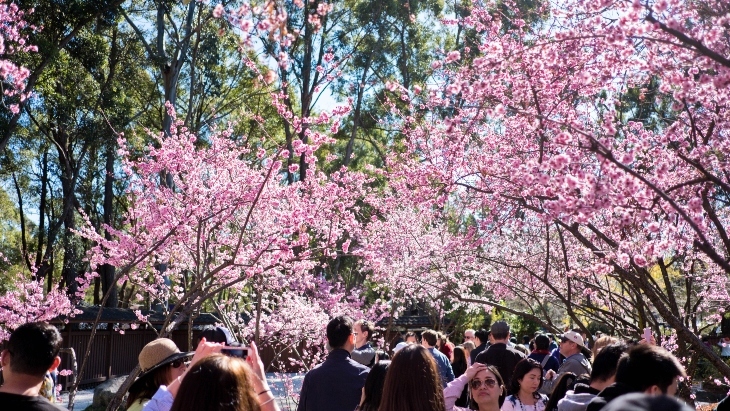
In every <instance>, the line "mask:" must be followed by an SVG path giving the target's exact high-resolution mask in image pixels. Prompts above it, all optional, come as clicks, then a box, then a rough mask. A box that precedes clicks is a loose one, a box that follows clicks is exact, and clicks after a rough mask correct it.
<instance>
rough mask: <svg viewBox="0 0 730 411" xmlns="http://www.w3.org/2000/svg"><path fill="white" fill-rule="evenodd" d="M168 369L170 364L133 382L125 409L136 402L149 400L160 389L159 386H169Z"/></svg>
mask: <svg viewBox="0 0 730 411" xmlns="http://www.w3.org/2000/svg"><path fill="white" fill-rule="evenodd" d="M170 367H171V366H170V364H167V365H164V366H162V367H160V368H158V369H156V370H154V371H152V372H151V373H150V374H147V375H145V376H143V377H142V378H140V379H139V380H137V381H135V382H134V384H132V386H131V387H129V396H128V397H127V408H129V407H131V406H132V405H133V404H134V403H135V402H136V401H137V400H140V399H141V400H149V399H150V398H152V396H153V395H155V393H156V392H157V390H158V389H159V388H160V385H168V384H170V382H171V381H170Z"/></svg>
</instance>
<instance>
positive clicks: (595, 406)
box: [586, 382, 636, 411]
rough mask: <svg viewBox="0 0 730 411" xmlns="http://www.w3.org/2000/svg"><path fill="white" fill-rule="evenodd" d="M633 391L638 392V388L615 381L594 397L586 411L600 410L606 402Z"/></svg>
mask: <svg viewBox="0 0 730 411" xmlns="http://www.w3.org/2000/svg"><path fill="white" fill-rule="evenodd" d="M632 392H636V390H635V389H633V388H631V387H629V386H628V385H626V384H622V383H620V382H615V383H613V384H611V385H609V386H608V387H606V388H604V389H603V391H601V392H600V393H598V395H597V396H596V398H594V399H592V400H591V402H589V403H588V408H586V411H600V410H601V408H603V407H605V406H606V404H608V403H609V402H611V401H612V400H614V399H616V398H617V397H620V396H622V395H624V394H629V393H632Z"/></svg>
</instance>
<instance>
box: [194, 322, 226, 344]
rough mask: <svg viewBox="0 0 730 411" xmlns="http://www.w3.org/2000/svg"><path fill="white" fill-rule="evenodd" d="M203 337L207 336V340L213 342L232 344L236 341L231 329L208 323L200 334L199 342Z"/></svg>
mask: <svg viewBox="0 0 730 411" xmlns="http://www.w3.org/2000/svg"><path fill="white" fill-rule="evenodd" d="M203 337H205V341H207V342H213V343H223V344H230V343H232V342H234V339H233V335H232V334H231V331H230V330H229V329H228V328H225V327H216V326H212V325H208V326H206V327H205V328H203V330H202V331H201V332H200V335H198V343H199V342H200V340H201V339H202V338H203ZM196 346H197V345H196Z"/></svg>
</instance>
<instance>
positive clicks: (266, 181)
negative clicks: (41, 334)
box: [80, 105, 368, 393]
mask: <svg viewBox="0 0 730 411" xmlns="http://www.w3.org/2000/svg"><path fill="white" fill-rule="evenodd" d="M168 109H170V116H172V117H173V118H174V112H173V111H172V110H171V106H169V105H168ZM346 111H347V110H346V109H335V110H334V111H333V112H330V113H326V114H323V115H322V116H320V118H319V119H312V121H313V124H317V122H325V121H326V120H329V119H330V118H335V119H336V118H337V117H338V116H340V115H342V114H343V113H345V112H346ZM325 119H326V120H325ZM231 130H232V129H230V128H227V129H220V130H215V131H214V132H213V133H212V134H211V135H209V136H206V137H205V139H201V138H199V137H198V136H196V135H194V134H192V133H191V132H190V131H189V130H187V129H186V128H185V127H184V126H183V124H182V122H179V121H175V122H173V126H172V127H171V129H170V134H169V135H165V134H164V133H160V134H159V135H151V136H150V137H151V138H154V142H155V144H154V145H151V146H149V147H147V149H146V150H145V152H144V153H132V152H130V151H129V148H128V145H127V144H126V141H125V140H124V138H120V140H119V143H120V147H121V148H120V152H119V154H120V157H121V158H122V159H123V168H124V171H125V173H126V174H127V178H128V181H129V189H128V195H129V196H130V200H131V206H130V208H129V210H128V214H127V219H126V222H125V224H124V226H123V227H121V228H113V227H108V226H107V227H104V229H105V230H107V231H108V232H109V233H111V239H107V237H106V236H104V235H103V234H101V233H99V232H97V231H96V230H94V228H93V226H92V225H91V223H89V224H88V225H87V227H86V228H85V229H84V230H82V231H80V234H81V235H82V236H83V237H85V238H87V239H89V240H91V241H93V242H94V243H95V244H97V245H96V247H94V248H93V249H92V250H91V252H90V253H89V256H88V258H89V263H90V267H91V271H90V272H89V273H88V275H87V278H88V280H87V281H88V282H90V281H91V279H93V277H94V276H95V275H96V273H95V270H96V269H97V268H98V267H101V266H102V265H103V264H110V265H112V266H115V267H117V278H116V280H117V281H118V282H126V283H127V284H128V285H127V287H135V288H136V290H137V297H136V298H134V299H133V300H136V301H137V302H138V303H139V304H140V305H143V304H145V300H147V301H150V300H157V301H160V302H162V304H161V305H162V309H163V310H164V313H165V314H166V321H165V323H164V324H163V325H162V329H161V331H160V333H159V336H160V337H165V336H168V335H169V334H170V333H171V332H172V331H173V330H174V329H176V328H177V327H178V326H179V325H180V324H181V323H183V322H185V321H187V320H188V319H189V318H190V317H192V316H194V315H195V314H197V313H198V312H200V311H201V310H202V309H203V308H206V307H212V308H214V309H215V310H217V311H218V312H219V313H220V314H221V315H222V316H224V317H226V319H227V321H229V322H230V323H231V324H233V325H237V326H236V327H234V328H235V329H237V331H238V333H237V334H238V335H239V336H241V337H247V338H250V339H252V340H255V341H257V342H258V343H264V344H270V345H271V346H273V347H274V348H275V349H277V350H279V351H280V352H284V351H287V352H288V351H291V350H294V351H296V352H297V355H298V356H299V358H298V359H297V358H295V359H294V361H296V362H297V363H299V364H301V365H302V366H304V367H307V366H309V365H311V364H312V359H314V360H316V359H318V358H319V356H321V354H322V353H324V352H325V350H324V345H323V338H322V336H323V330H324V329H323V327H324V325H325V324H326V323H327V321H326V319H327V318H328V317H330V316H332V315H336V314H340V313H348V314H351V315H353V316H355V317H359V316H360V315H362V314H361V313H360V312H361V309H362V307H361V301H360V300H359V299H358V298H356V295H357V294H349V293H348V292H345V291H344V289H342V287H340V286H339V285H338V284H333V283H330V282H328V281H327V280H325V278H324V276H323V275H322V270H323V264H325V261H326V260H327V258H328V256H330V255H334V254H335V253H336V252H337V250H338V249H339V248H340V247H342V245H341V244H342V242H341V241H340V239H341V238H343V237H344V236H346V235H351V233H357V232H358V231H359V227H360V223H359V218H358V214H359V208H360V205H359V201H360V200H361V199H363V198H364V197H366V196H367V195H368V188H367V184H366V183H367V182H368V178H367V177H366V176H365V175H364V174H362V173H354V172H349V171H347V170H344V169H343V170H342V171H341V172H339V173H335V174H333V175H330V176H325V175H324V174H322V173H321V172H318V171H317V168H316V156H315V151H316V149H317V148H318V146H319V145H321V144H323V143H326V142H328V141H329V140H330V139H329V138H328V137H327V136H325V135H324V134H321V133H319V132H316V131H314V128H311V129H310V130H312V131H310V132H309V133H308V134H309V142H310V143H309V144H297V143H295V144H294V145H293V147H294V149H295V150H296V153H295V154H296V155H297V156H300V155H301V156H304V157H305V158H306V159H307V161H308V162H309V167H310V177H309V178H307V180H305V181H299V182H295V183H292V184H285V183H284V182H285V173H284V170H283V169H282V164H283V162H285V161H286V159H287V158H288V156H289V153H287V152H286V149H284V148H278V149H275V150H266V149H265V148H264V147H266V146H267V144H265V143H264V142H263V141H248V142H247V143H245V144H243V143H240V141H246V139H245V138H232V136H231V133H232V131H231ZM199 146H202V147H199ZM296 166H297V165H292V166H290V167H296ZM163 172H164V173H165V174H166V175H168V176H170V178H171V179H172V183H173V184H171V185H169V184H166V183H164V184H163V183H161V182H160V179H159V175H160V174H161V173H163ZM161 262H166V263H167V264H168V267H167V270H166V271H165V276H164V277H163V276H162V275H161V274H160V272H159V271H158V270H157V269H156V266H157V265H158V264H160V263H161ZM87 285H88V284H84V285H82V287H81V288H82V289H83V288H85V286H87ZM145 296H149V298H145ZM304 312H307V313H308V314H307V315H303V313H304ZM138 315H139V317H140V321H141V322H144V321H145V318H144V317H143V316H142V314H141V312H140V313H139V314H138ZM304 341H306V342H307V343H308V347H309V348H308V349H307V351H306V352H298V351H297V350H298V348H299V346H300V344H301V343H302V342H304ZM283 360H284V359H282V361H283ZM81 368H82V369H83V365H82V367H81ZM135 374H136V373H134V372H133V373H132V374H131V375H130V378H129V379H128V380H127V383H131V382H132V381H133V377H134V375H135ZM125 387H126V386H125ZM123 392H124V389H123V390H122V393H123Z"/></svg>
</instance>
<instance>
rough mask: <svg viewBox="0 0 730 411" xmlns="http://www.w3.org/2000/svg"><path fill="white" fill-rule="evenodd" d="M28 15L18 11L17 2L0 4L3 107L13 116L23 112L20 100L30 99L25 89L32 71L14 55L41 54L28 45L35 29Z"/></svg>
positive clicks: (0, 70)
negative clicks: (29, 33) (16, 60)
mask: <svg viewBox="0 0 730 411" xmlns="http://www.w3.org/2000/svg"><path fill="white" fill-rule="evenodd" d="M30 12H32V10H31V11H30ZM25 15H26V12H24V11H22V10H20V9H18V6H17V5H16V4H15V3H8V2H7V1H5V0H2V1H0V81H2V93H3V105H4V106H5V107H6V109H8V110H9V111H10V113H12V114H17V113H18V112H19V110H20V108H19V106H18V100H19V101H21V102H22V101H25V99H26V98H28V93H27V92H26V91H24V90H25V83H26V80H27V79H28V76H29V75H30V70H28V69H27V68H26V67H23V66H21V65H18V64H17V63H15V62H14V59H13V58H12V56H13V55H14V54H17V53H27V52H35V51H38V48H37V47H36V46H34V45H31V44H28V43H27V37H26V34H25V31H26V30H29V29H34V27H32V26H30V25H28V23H27V22H26V21H25Z"/></svg>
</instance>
